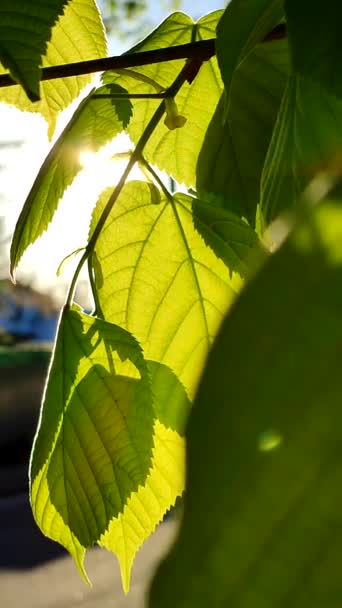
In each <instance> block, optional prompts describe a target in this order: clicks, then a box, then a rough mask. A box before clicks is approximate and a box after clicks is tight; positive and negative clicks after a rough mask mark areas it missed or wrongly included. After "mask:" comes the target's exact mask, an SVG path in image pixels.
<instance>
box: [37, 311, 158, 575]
mask: <svg viewBox="0 0 342 608" xmlns="http://www.w3.org/2000/svg"><path fill="white" fill-rule="evenodd" d="M153 427H154V411H153V397H152V392H151V385H150V380H149V374H148V370H147V366H146V363H145V361H144V358H143V354H142V351H141V348H140V347H139V345H138V343H137V342H136V340H135V339H134V338H133V337H132V336H131V335H130V334H129V333H128V332H127V331H125V330H124V329H121V328H120V327H116V326H114V325H110V324H109V323H106V322H104V321H102V320H99V319H96V318H94V317H89V316H87V315H85V314H82V313H81V312H80V311H79V310H78V309H77V308H76V307H74V308H72V309H71V310H64V312H63V315H62V318H61V321H60V326H59V331H58V336H57V342H56V346H55V351H54V356H53V362H52V367H51V369H50V373H49V379H48V384H47V388H46V392H45V396H44V403H43V409H42V414H41V419H40V424H39V428H38V432H37V436H36V439H35V443H34V448H33V456H32V460H31V470H30V479H31V504H32V509H33V513H34V517H35V519H36V522H37V524H38V525H39V526H40V528H41V529H42V531H43V532H44V534H46V535H47V536H49V537H50V538H52V539H53V540H56V541H58V542H59V543H61V544H62V545H64V546H65V547H66V548H67V549H68V550H69V551H70V553H71V554H72V556H73V557H74V559H75V562H76V564H77V565H78V567H79V569H80V570H81V572H82V573H83V574H84V576H85V577H86V574H85V571H84V566H83V559H84V553H85V550H86V548H87V547H90V546H92V545H93V544H95V543H97V542H99V541H100V537H101V535H102V534H104V533H105V531H106V530H107V528H108V525H109V523H110V522H111V520H112V519H113V518H114V517H117V516H119V515H120V513H121V514H122V513H123V512H124V509H125V506H126V505H127V501H128V499H129V498H130V496H131V495H132V493H133V492H135V491H136V490H138V488H139V487H140V486H142V485H143V484H144V483H145V481H146V479H147V478H148V476H149V472H150V468H151V465H152V450H153V445H154V440H153V433H154V430H153Z"/></svg>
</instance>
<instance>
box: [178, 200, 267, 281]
mask: <svg viewBox="0 0 342 608" xmlns="http://www.w3.org/2000/svg"><path fill="white" fill-rule="evenodd" d="M178 198H179V199H180V200H183V196H182V195H178ZM187 200H188V197H185V201H187ZM221 204H224V201H221V200H220V199H216V198H215V197H211V199H210V202H206V201H205V202H204V201H202V200H198V199H195V200H193V201H192V213H193V219H194V226H195V228H196V230H197V231H198V232H199V233H200V235H201V236H202V237H203V239H204V241H205V243H206V244H207V245H208V246H209V247H210V248H211V249H212V250H213V251H214V253H215V254H216V256H217V257H218V258H220V259H221V260H222V261H223V262H224V263H225V265H226V266H227V267H228V268H229V270H230V271H231V272H236V273H238V274H239V275H240V276H241V277H244V278H245V277H247V276H248V275H249V273H250V263H251V262H252V258H254V257H255V256H256V254H257V253H258V252H259V253H261V246H260V242H259V240H258V237H257V235H256V233H255V232H254V230H252V228H251V227H250V226H249V225H248V224H247V222H244V221H243V220H242V219H240V217H238V216H236V215H234V214H233V213H231V212H229V211H226V209H224V208H223V207H222V206H221Z"/></svg>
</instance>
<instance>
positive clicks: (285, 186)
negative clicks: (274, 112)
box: [261, 75, 342, 224]
mask: <svg viewBox="0 0 342 608" xmlns="http://www.w3.org/2000/svg"><path fill="white" fill-rule="evenodd" d="M341 131H342V102H341V100H339V99H337V98H336V97H335V96H333V95H329V94H328V93H327V92H326V91H325V89H324V88H323V87H321V86H320V85H319V84H317V83H316V82H314V81H313V80H311V79H309V78H302V77H301V76H298V75H292V76H291V77H290V78H289V80H288V84H287V87H286V90H285V92H284V96H283V100H282V104H281V108H280V111H279V115H278V119H277V123H276V126H275V129H274V133H273V136H272V139H271V143H270V147H269V151H268V154H267V157H266V161H265V166H264V170H263V175H262V182H261V215H262V217H263V220H264V223H265V224H268V223H269V222H270V221H272V220H273V219H274V218H275V217H277V215H278V214H279V213H281V212H282V211H284V210H285V209H290V208H293V207H296V205H298V202H299V198H300V195H301V193H302V192H303V189H304V188H305V186H306V185H307V184H308V183H309V182H310V181H311V180H312V178H313V177H314V176H315V175H316V174H317V173H319V172H323V171H331V172H335V171H336V170H339V167H340V159H341V154H342V143H341V136H340V133H341Z"/></svg>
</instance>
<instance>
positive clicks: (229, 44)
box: [216, 0, 284, 107]
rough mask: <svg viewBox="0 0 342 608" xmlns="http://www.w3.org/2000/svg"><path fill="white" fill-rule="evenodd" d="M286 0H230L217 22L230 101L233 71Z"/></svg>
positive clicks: (269, 27) (275, 19) (276, 19)
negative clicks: (247, 0)
mask: <svg viewBox="0 0 342 608" xmlns="http://www.w3.org/2000/svg"><path fill="white" fill-rule="evenodd" d="M283 14H284V9H283V0H249V2H248V10H246V3H245V2H244V0H231V2H229V5H228V6H227V8H226V10H225V12H224V14H223V16H222V18H221V19H220V22H219V24H218V26H217V43H216V49H217V60H218V64H219V66H220V70H221V74H222V79H223V82H224V85H225V96H226V97H225V100H226V102H227V104H228V107H229V103H230V94H231V85H232V81H233V77H234V72H235V70H236V69H237V68H239V67H240V65H241V63H242V62H243V60H244V59H245V58H246V57H247V55H248V54H249V53H250V51H252V50H253V48H254V47H255V46H256V45H257V44H258V43H260V42H261V41H262V40H263V38H264V37H265V35H266V34H268V33H269V32H270V31H271V30H272V29H273V28H274V27H275V26H276V25H277V24H278V23H279V21H280V20H281V19H282V17H283Z"/></svg>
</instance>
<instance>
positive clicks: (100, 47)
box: [0, 0, 107, 137]
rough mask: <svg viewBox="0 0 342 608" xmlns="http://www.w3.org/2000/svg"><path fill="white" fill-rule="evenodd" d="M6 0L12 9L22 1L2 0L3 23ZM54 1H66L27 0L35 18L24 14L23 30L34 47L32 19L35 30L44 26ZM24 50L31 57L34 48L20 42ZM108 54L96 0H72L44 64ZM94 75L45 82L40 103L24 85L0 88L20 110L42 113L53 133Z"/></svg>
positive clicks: (2, 95) (0, 96)
mask: <svg viewBox="0 0 342 608" xmlns="http://www.w3.org/2000/svg"><path fill="white" fill-rule="evenodd" d="M3 1H5V3H6V4H8V5H9V4H11V9H10V10H11V12H12V11H13V10H15V9H14V7H16V6H18V2H10V0H1V8H0V24H1V25H0V27H1V26H2V25H3V23H5V22H6V21H4V20H3V18H2V16H1V12H2V7H3ZM20 2H23V0H20ZM51 4H62V2H61V0H60V1H59V2H58V3H57V0H53V2H52V3H51V1H50V2H49V3H47V2H46V1H45V0H38V2H37V0H32V2H31V3H28V2H25V6H26V7H27V10H29V11H30V12H32V13H33V14H34V18H32V19H31V20H29V19H26V17H25V18H24V20H25V27H24V30H23V32H21V35H23V36H24V37H26V38H25V40H26V44H29V45H30V48H31V40H30V39H29V38H28V36H27V31H26V28H27V27H28V23H31V24H32V27H33V28H34V30H36V29H37V30H38V27H39V28H40V26H41V22H40V17H41V15H44V12H45V11H46V12H47V11H50V10H51V9H50V8H46V7H47V5H49V7H50V5H51ZM64 4H65V2H64ZM28 7H29V8H28ZM39 36H41V33H39ZM0 38H1V36H0ZM24 51H25V58H26V57H27V58H28V59H30V57H31V54H30V52H29V53H28V54H27V49H26V47H25V48H23V47H22V46H20V45H19V46H18V49H17V52H18V53H23V52H24ZM31 52H32V51H31ZM106 54H107V45H106V38H105V33H104V28H103V24H102V21H101V17H100V13H99V11H98V8H97V5H96V3H95V1H94V0H70V1H69V2H68V4H67V6H66V8H65V10H64V14H63V15H62V16H61V17H60V19H59V20H58V22H57V23H56V25H55V26H54V27H53V29H52V35H51V40H50V41H49V43H48V45H47V51H46V53H44V57H43V60H42V62H41V65H42V66H43V67H47V66H52V65H60V64H63V63H72V62H76V61H84V60H87V59H96V58H97V57H104V56H105V55H106ZM0 60H1V57H0ZM25 62H26V59H25ZM30 66H31V61H30ZM3 71H5V70H3ZM0 72H1V70H0ZM36 77H37V76H36ZM91 78H92V76H91V74H89V75H85V76H77V77H76V76H75V77H70V78H59V79H58V80H51V81H45V82H41V84H40V101H37V102H36V103H31V102H30V101H29V100H28V98H27V96H26V94H25V92H24V91H23V89H22V88H21V87H19V86H14V87H7V88H4V89H0V101H2V102H6V103H9V104H13V105H15V106H16V107H18V108H19V109H20V110H25V111H29V112H39V113H40V114H42V116H43V117H44V118H45V120H46V121H47V123H48V126H49V136H50V137H51V136H52V135H53V132H54V130H55V125H56V120H57V116H58V113H59V112H60V111H61V110H64V108H66V107H67V106H68V105H69V104H70V103H71V102H72V101H73V100H74V99H76V98H77V97H78V95H79V94H80V92H81V91H82V89H83V88H84V87H85V85H86V84H88V83H89V82H90V81H91Z"/></svg>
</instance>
